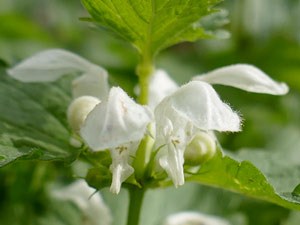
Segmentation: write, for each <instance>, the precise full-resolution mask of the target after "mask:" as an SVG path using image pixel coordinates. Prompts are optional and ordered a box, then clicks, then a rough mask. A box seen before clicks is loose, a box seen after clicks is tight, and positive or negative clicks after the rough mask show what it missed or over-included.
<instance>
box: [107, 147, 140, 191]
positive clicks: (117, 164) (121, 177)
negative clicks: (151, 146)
mask: <svg viewBox="0 0 300 225" xmlns="http://www.w3.org/2000/svg"><path fill="white" fill-rule="evenodd" d="M138 146H139V141H138V142H130V143H126V144H123V145H121V146H118V147H116V148H111V149H110V153H111V157H112V164H111V165H110V170H111V172H112V184H111V186H110V191H111V192H112V193H114V194H118V193H119V192H120V189H121V184H122V182H123V181H125V180H126V179H127V178H128V177H129V176H130V175H131V174H133V172H134V169H133V167H132V166H131V165H130V164H131V162H132V161H133V157H132V156H134V155H135V152H136V150H137V148H138Z"/></svg>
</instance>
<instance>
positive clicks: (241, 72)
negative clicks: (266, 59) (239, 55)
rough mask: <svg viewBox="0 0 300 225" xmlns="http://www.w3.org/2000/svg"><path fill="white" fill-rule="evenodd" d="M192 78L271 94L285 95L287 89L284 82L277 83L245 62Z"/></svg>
mask: <svg viewBox="0 0 300 225" xmlns="http://www.w3.org/2000/svg"><path fill="white" fill-rule="evenodd" d="M193 80H199V81H204V82H207V83H210V84H222V85H227V86H232V87H236V88H240V89H242V90H245V91H249V92H257V93H265V94H271V95H285V94H286V93H288V91H289V88H288V86H287V85H286V84H285V83H278V82H276V81H274V80H272V79H271V78H270V77H269V76H268V75H267V74H266V73H264V72H263V71H261V70H260V69H258V68H257V67H255V66H252V65H247V64H237V65H231V66H226V67H223V68H220V69H216V70H213V71H211V72H209V73H206V74H203V75H200V76H196V77H194V78H193Z"/></svg>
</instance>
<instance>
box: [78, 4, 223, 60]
mask: <svg viewBox="0 0 300 225" xmlns="http://www.w3.org/2000/svg"><path fill="white" fill-rule="evenodd" d="M221 1H222V0H189V1H182V0H135V1H132V0H126V1H124V0H82V2H83V4H84V6H85V8H86V9H87V10H88V12H89V13H90V14H91V16H92V18H91V19H89V21H93V22H95V23H97V24H100V25H103V26H104V27H106V28H108V29H110V30H111V31H113V32H115V33H116V34H117V35H119V36H120V37H121V38H123V39H125V40H126V41H128V42H130V43H131V44H132V45H133V46H135V47H136V49H137V50H138V51H139V53H140V54H141V55H142V56H143V57H145V58H148V59H150V60H151V59H152V57H153V56H154V55H155V54H156V53H157V52H158V51H160V50H162V49H164V48H167V47H169V46H172V45H174V44H177V43H179V42H183V41H195V40H197V39H200V38H211V37H212V36H211V35H209V34H206V33H205V30H204V29H203V27H202V26H201V23H199V20H200V19H201V18H203V17H204V16H206V15H209V14H211V13H214V12H216V11H217V10H214V9H213V7H214V6H215V5H216V4H217V3H219V2H221ZM85 20H86V19H85Z"/></svg>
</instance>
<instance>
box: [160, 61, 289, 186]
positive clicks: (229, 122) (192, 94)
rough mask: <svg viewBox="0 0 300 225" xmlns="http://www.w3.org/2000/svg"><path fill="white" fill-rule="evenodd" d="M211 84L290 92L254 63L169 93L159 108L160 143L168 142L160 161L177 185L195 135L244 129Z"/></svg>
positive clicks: (203, 77) (226, 69)
mask: <svg viewBox="0 0 300 225" xmlns="http://www.w3.org/2000/svg"><path fill="white" fill-rule="evenodd" d="M209 83H211V84H223V85H229V86H233V87H237V88H240V89H243V90H246V91H251V92H258V93H267V94H273V95H283V94H286V93H287V92H288V87H287V85H286V84H284V83H277V82H275V81H273V80H272V79H271V78H270V77H268V76H267V75H266V74H265V73H264V72H262V71H261V70H259V69H257V68H256V67H254V66H251V65H232V66H228V67H224V68H221V69H217V70H214V71H212V72H210V73H207V74H205V75H201V76H196V77H195V78H194V81H191V82H189V83H187V84H186V85H184V86H182V87H180V88H179V89H178V90H177V91H175V92H174V93H173V94H171V95H169V96H166V97H165V98H164V99H163V100H162V101H161V102H160V103H159V104H158V105H157V107H156V109H155V123H156V146H157V147H158V146H162V145H165V147H163V148H162V149H161V150H160V151H161V152H160V154H158V157H159V163H160V166H161V167H162V168H163V169H165V170H166V172H167V174H168V175H169V177H170V178H171V179H172V180H173V183H174V185H175V186H179V185H182V184H184V170H183V164H184V153H185V150H186V148H187V146H188V145H189V144H190V143H191V141H192V140H193V139H194V137H195V135H197V134H199V132H210V131H214V130H215V131H220V132H226V131H229V132H236V131H240V123H241V120H240V118H239V116H238V114H237V113H235V112H234V111H232V110H231V108H230V107H229V106H228V105H227V104H225V103H223V102H222V101H221V99H220V98H219V96H218V94H217V93H216V92H215V90H214V89H213V88H212V86H211V85H210V84H209ZM164 85H168V84H167V80H164V83H161V84H160V85H157V86H159V88H158V89H157V91H160V89H161V87H163V86H164ZM203 137H204V136H203ZM203 142H204V144H209V142H210V141H209V140H203ZM198 145H199V140H198ZM210 145H211V144H210ZM211 146H212V145H211ZM208 148H209V146H208ZM189 154H191V152H190V153H189ZM203 156H204V155H203ZM210 157H211V156H210Z"/></svg>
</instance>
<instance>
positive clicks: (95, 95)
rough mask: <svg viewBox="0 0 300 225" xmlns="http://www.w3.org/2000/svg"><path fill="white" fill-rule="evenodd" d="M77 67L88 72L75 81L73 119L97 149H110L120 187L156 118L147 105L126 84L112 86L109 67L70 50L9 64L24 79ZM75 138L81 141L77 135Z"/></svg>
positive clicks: (115, 185)
mask: <svg viewBox="0 0 300 225" xmlns="http://www.w3.org/2000/svg"><path fill="white" fill-rule="evenodd" d="M74 72H81V73H82V74H83V75H81V76H80V77H78V78H77V79H75V80H74V81H73V82H72V91H73V98H74V100H73V102H72V103H71V104H70V106H69V109H68V112H67V117H68V121H69V124H70V125H71V127H72V129H73V130H74V132H75V133H77V134H79V135H80V136H81V137H82V138H83V139H84V141H85V142H86V143H87V144H88V145H89V147H90V148H91V149H92V150H94V151H102V150H107V149H109V150H110V152H111V156H112V165H111V166H110V169H111V171H112V174H113V181H112V185H111V191H112V192H114V193H118V192H119V191H120V187H121V183H122V182H123V181H124V180H126V179H127V178H128V177H129V176H130V175H131V174H132V173H133V172H134V170H133V168H132V167H131V166H130V163H131V161H132V159H133V158H132V156H134V154H135V152H136V150H137V148H138V145H139V142H140V141H141V139H142V138H143V137H144V134H145V131H146V126H147V124H149V123H150V121H151V120H152V118H153V115H152V112H151V111H150V110H149V109H148V107H145V106H141V105H139V104H137V103H135V102H134V101H133V100H132V99H131V98H130V97H129V96H128V95H127V94H126V93H125V92H124V91H123V90H122V89H121V88H115V87H113V88H111V89H110V91H109V86H108V81H107V72H106V71H105V70H104V69H102V68H101V67H99V66H97V65H95V64H92V63H90V62H88V61H87V60H85V59H83V58H81V57H79V56H77V55H75V54H73V53H71V52H68V51H65V50H60V49H53V50H47V51H43V52H41V53H38V54H36V55H34V56H32V57H30V58H28V59H26V60H24V61H23V62H21V63H20V64H18V65H17V66H15V67H14V68H12V69H10V70H8V73H9V75H11V76H12V77H14V78H15V79H17V80H20V81H22V82H51V81H55V80H57V79H58V78H60V77H61V76H63V75H66V74H70V73H74ZM70 143H71V144H72V145H73V146H76V147H80V146H81V143H80V142H79V141H78V140H77V139H75V138H71V140H70Z"/></svg>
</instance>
